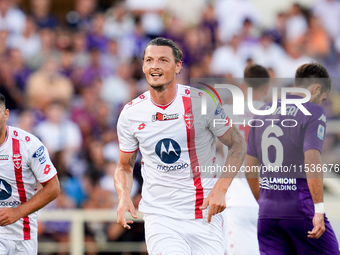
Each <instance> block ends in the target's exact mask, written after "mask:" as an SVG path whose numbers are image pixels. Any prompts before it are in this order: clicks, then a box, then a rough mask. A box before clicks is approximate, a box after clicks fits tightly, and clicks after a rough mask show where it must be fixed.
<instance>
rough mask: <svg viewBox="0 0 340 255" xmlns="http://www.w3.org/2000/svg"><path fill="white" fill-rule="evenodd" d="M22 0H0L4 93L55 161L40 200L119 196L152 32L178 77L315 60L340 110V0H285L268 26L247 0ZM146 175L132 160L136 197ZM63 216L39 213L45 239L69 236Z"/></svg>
mask: <svg viewBox="0 0 340 255" xmlns="http://www.w3.org/2000/svg"><path fill="white" fill-rule="evenodd" d="M20 4H21V1H20V0H19V1H18V0H17V1H11V0H0V92H1V93H2V94H4V95H5V97H6V99H7V107H8V108H9V109H10V119H9V124H10V125H15V126H18V127H20V128H22V129H24V130H27V131H29V132H32V133H33V134H35V135H36V136H38V137H39V138H40V139H41V140H42V141H43V143H44V144H45V145H46V147H47V148H48V150H49V153H50V156H51V158H52V160H53V162H54V164H55V166H56V168H57V169H58V176H59V178H60V181H61V187H62V193H61V195H60V196H59V198H58V199H57V200H56V201H54V202H53V203H51V204H50V205H49V206H48V207H47V208H46V210H50V209H55V208H83V209H100V208H112V209H115V208H116V207H117V195H116V193H115V189H114V185H113V173H114V171H115V167H116V163H117V160H118V157H119V148H118V144H117V135H116V123H117V118H118V116H119V112H120V111H121V109H122V107H123V106H124V105H125V104H126V103H128V102H129V101H130V100H132V99H133V98H135V97H137V96H138V95H139V94H140V93H142V92H144V91H145V90H147V89H148V85H147V83H146V81H145V80H144V75H143V72H142V56H143V50H144V48H145V46H146V44H147V43H148V42H149V41H150V39H153V38H155V37H157V36H164V37H167V38H171V39H173V40H174V41H175V42H176V43H177V44H178V45H179V46H180V48H181V49H182V51H183V55H184V57H183V62H184V68H183V70H182V72H181V74H180V77H179V80H180V81H181V83H183V84H189V82H190V78H207V77H226V78H233V77H238V78H240V77H242V75H243V70H244V68H245V66H246V65H247V64H249V63H257V64H261V65H263V66H265V67H267V68H268V69H269V70H270V73H271V76H272V77H273V78H288V77H290V78H291V77H294V73H295V70H296V68H297V67H298V66H299V65H301V64H304V63H306V62H310V61H318V62H320V63H322V64H324V65H325V66H326V67H327V69H328V70H329V72H330V75H331V76H332V77H333V78H335V79H334V81H333V92H332V94H331V97H330V98H329V99H328V100H327V101H326V105H325V106H327V109H328V110H327V112H328V115H329V116H328V118H329V119H336V118H338V117H340V105H339V103H340V99H339V98H340V95H339V93H340V84H339V83H338V80H337V79H336V78H338V73H339V71H340V62H339V59H340V26H339V24H340V1H338V0H319V1H316V2H315V3H314V4H312V5H311V6H301V5H299V4H297V3H295V4H292V5H291V6H290V7H289V8H288V9H284V10H282V11H281V12H279V13H277V15H276V20H275V22H274V23H273V24H271V26H264V25H263V24H262V22H261V13H260V12H259V10H258V9H257V8H256V5H254V3H253V2H252V1H251V0H242V1H239V0H215V1H213V0H212V1H208V0H186V1H183V0H143V1H141V0H125V1H117V0H116V1H112V4H111V5H110V6H103V5H102V4H101V2H100V1H97V0H74V6H73V9H70V10H69V11H68V12H67V14H66V15H65V16H64V17H62V18H60V16H57V15H55V13H54V10H53V8H51V1H50V0H31V1H29V7H28V9H29V10H25V11H24V9H23V8H20V7H21V5H20ZM339 141H340V134H338V135H332V136H330V137H329V138H328V139H327V141H326V143H325V150H329V151H330V152H332V153H334V152H335V151H337V150H338V151H339V147H340V145H339V144H340V143H339ZM338 163H339V162H338ZM141 184H142V180H141V175H140V171H139V164H138V163H137V164H136V167H135V183H134V185H133V187H134V188H133V191H132V196H133V197H134V201H135V203H136V205H137V204H138V201H139V199H140V187H141ZM69 226H70V225H69V223H67V222H65V223H62V224H61V223H52V222H50V223H46V224H40V234H41V238H45V239H53V240H56V241H67V240H68V238H69V236H68V233H69ZM134 229H135V230H134V231H130V232H125V231H124V230H123V229H122V228H121V227H120V226H118V225H117V224H115V223H105V224H104V223H103V224H98V223H96V224H91V223H89V224H87V225H86V234H87V240H88V241H91V240H92V241H95V240H103V239H105V240H111V241H114V240H143V229H142V226H141V227H140V229H139V230H138V226H137V227H135V228H134ZM60 254H62V253H60ZM91 254H97V253H91Z"/></svg>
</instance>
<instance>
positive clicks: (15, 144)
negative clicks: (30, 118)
mask: <svg viewBox="0 0 340 255" xmlns="http://www.w3.org/2000/svg"><path fill="white" fill-rule="evenodd" d="M56 174H57V171H56V169H55V167H54V166H53V164H52V162H51V160H50V157H49V155H48V152H47V149H46V148H45V146H44V145H43V144H42V143H41V142H40V140H39V139H38V138H37V137H35V136H34V135H32V134H30V133H28V132H26V131H24V130H22V129H20V128H16V127H11V126H7V136H6V140H5V142H4V143H3V144H1V145H0V208H4V207H18V206H19V205H21V204H23V203H25V202H27V201H28V200H30V199H31V198H32V197H33V196H34V195H35V193H36V192H37V184H38V182H40V183H45V182H48V181H49V180H51V179H52V178H53V177H54V176H55V175H56ZM0 236H1V237H5V238H7V239H10V240H29V239H31V238H36V237H37V212H34V213H32V214H30V215H28V216H26V217H23V218H21V219H19V220H18V221H17V222H15V223H13V224H10V225H7V226H4V227H0Z"/></svg>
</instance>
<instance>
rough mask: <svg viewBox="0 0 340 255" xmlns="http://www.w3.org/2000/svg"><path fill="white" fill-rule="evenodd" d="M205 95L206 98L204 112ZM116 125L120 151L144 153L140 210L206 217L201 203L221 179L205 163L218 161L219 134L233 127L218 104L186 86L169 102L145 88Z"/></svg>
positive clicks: (170, 215) (124, 111) (202, 93)
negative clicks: (163, 103)
mask: <svg viewBox="0 0 340 255" xmlns="http://www.w3.org/2000/svg"><path fill="white" fill-rule="evenodd" d="M202 98H205V99H206V102H207V107H206V109H207V111H206V114H203V115H202V114H201V101H202ZM216 119H218V120H219V121H220V122H219V124H216V123H215V122H216V121H214V120H216ZM117 129H118V138H119V146H120V150H121V151H123V152H133V151H136V150H137V149H139V150H140V152H141V154H142V176H143V181H144V183H143V187H142V199H141V201H140V204H139V210H140V211H142V212H145V213H156V214H162V215H166V216H169V217H173V218H183V219H194V218H202V217H206V216H207V210H205V211H204V212H203V213H202V210H200V209H199V207H200V206H201V205H202V204H203V200H204V199H205V198H206V197H207V195H208V194H209V192H210V191H211V189H212V188H213V186H214V184H215V183H216V180H217V179H218V174H217V173H216V172H213V171H210V172H209V171H208V170H207V167H208V166H214V165H215V160H216V136H217V137H219V136H223V135H224V134H225V133H226V132H227V131H228V130H229V129H230V126H229V122H228V117H227V116H226V114H225V113H224V111H223V109H222V107H221V105H220V104H217V105H216V104H215V102H214V101H213V99H212V98H211V97H210V96H209V95H208V94H206V93H205V92H203V91H201V90H199V89H195V88H191V87H189V86H184V85H177V94H176V97H175V98H174V100H173V101H172V102H171V103H169V104H168V105H166V106H161V105H157V104H155V103H154V102H153V101H152V99H151V97H150V92H149V91H147V92H145V93H144V94H142V95H141V96H139V97H138V98H136V99H135V100H133V101H132V102H130V103H128V104H127V105H126V106H125V107H124V109H123V110H122V112H121V114H120V117H119V120H118V125H117ZM209 169H211V168H209Z"/></svg>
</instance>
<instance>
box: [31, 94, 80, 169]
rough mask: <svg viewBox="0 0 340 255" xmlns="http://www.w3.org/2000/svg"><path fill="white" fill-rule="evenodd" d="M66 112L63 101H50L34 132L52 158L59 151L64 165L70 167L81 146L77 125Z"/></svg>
mask: <svg viewBox="0 0 340 255" xmlns="http://www.w3.org/2000/svg"><path fill="white" fill-rule="evenodd" d="M66 113H67V112H66V108H65V105H64V103H63V102H60V101H52V102H50V103H49V104H48V105H47V107H46V109H45V116H46V119H45V120H43V121H42V122H41V123H39V124H38V125H37V126H36V128H35V134H36V135H37V136H38V137H39V138H40V139H41V140H42V141H43V142H44V144H45V146H46V148H47V149H48V151H49V153H50V156H51V158H52V159H54V158H55V154H56V153H57V152H61V153H62V154H63V156H64V157H65V162H66V167H67V168H68V169H72V167H71V166H72V164H73V163H74V159H75V158H77V156H78V155H79V153H80V150H81V148H82V147H81V146H82V137H81V132H80V129H79V127H78V126H77V125H76V124H75V123H74V122H73V121H71V120H70V119H69V118H67V116H66Z"/></svg>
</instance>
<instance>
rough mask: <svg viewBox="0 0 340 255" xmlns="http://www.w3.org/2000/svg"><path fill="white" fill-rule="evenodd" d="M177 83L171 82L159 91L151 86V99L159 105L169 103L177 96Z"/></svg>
mask: <svg viewBox="0 0 340 255" xmlns="http://www.w3.org/2000/svg"><path fill="white" fill-rule="evenodd" d="M176 93H177V85H176V83H171V84H169V86H167V87H166V88H165V89H164V90H162V91H157V90H155V89H153V88H150V95H151V99H152V101H153V102H154V103H155V104H158V105H168V104H170V103H171V101H172V100H173V99H174V98H175V97H176Z"/></svg>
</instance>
